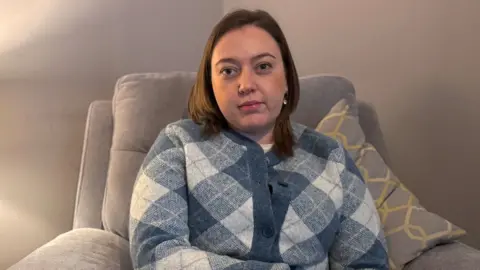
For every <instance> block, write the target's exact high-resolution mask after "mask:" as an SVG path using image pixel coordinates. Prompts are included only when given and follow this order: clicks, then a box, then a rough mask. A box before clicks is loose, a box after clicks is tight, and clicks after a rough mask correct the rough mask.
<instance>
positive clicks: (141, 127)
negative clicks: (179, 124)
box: [102, 72, 195, 238]
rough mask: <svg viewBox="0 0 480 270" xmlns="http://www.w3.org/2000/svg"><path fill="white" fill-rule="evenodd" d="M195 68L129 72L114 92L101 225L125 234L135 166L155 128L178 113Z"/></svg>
mask: <svg viewBox="0 0 480 270" xmlns="http://www.w3.org/2000/svg"><path fill="white" fill-rule="evenodd" d="M194 80H195V74H194V73H189V72H171V73H146V74H131V75H127V76H124V77H122V78H120V79H119V80H118V82H117V85H116V87H115V94H114V97H113V121H114V128H113V141H112V148H111V153H110V154H111V157H110V164H109V173H108V177H107V187H106V190H105V198H104V203H103V210H102V221H103V225H104V227H105V229H106V230H108V231H111V232H114V233H116V234H118V235H121V236H122V237H124V238H127V237H128V235H127V228H128V215H129V207H130V198H131V195H132V189H133V184H134V181H135V178H136V176H137V172H138V169H139V168H140V165H141V163H142V161H143V159H144V157H145V155H146V153H147V152H148V150H149V149H150V147H151V145H152V144H153V141H154V140H155V139H156V138H157V136H158V133H159V132H160V130H161V129H162V128H163V127H164V126H165V125H167V124H168V123H170V122H173V121H176V120H178V119H180V118H181V115H182V111H183V109H184V107H185V104H186V101H187V94H188V93H189V91H190V89H191V87H192V86H193V84H194Z"/></svg>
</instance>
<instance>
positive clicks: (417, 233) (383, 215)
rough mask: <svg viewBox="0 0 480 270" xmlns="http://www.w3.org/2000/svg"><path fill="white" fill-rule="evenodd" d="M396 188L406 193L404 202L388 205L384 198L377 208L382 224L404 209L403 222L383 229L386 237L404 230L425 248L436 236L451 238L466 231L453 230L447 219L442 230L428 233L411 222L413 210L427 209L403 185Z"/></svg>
mask: <svg viewBox="0 0 480 270" xmlns="http://www.w3.org/2000/svg"><path fill="white" fill-rule="evenodd" d="M397 189H400V190H401V191H403V192H405V193H406V194H407V196H408V199H407V200H406V203H405V204H403V205H399V206H394V207H391V206H389V205H388V200H386V201H385V202H384V203H383V204H382V205H381V207H380V208H377V209H378V212H379V215H380V219H381V222H382V224H385V223H386V221H387V219H388V217H389V216H391V215H394V214H396V213H398V212H400V213H401V212H402V210H406V214H405V218H404V222H403V224H401V225H399V226H397V227H393V228H391V227H389V228H388V230H385V237H388V236H390V235H392V234H395V233H398V232H405V233H406V235H407V236H408V237H409V238H410V239H412V240H417V241H420V242H421V243H422V248H426V247H427V246H428V242H429V241H432V240H435V239H438V238H443V237H445V236H447V237H448V238H451V237H455V236H460V235H463V234H465V233H466V232H465V231H464V230H462V229H456V230H454V229H453V227H454V225H453V224H452V223H451V222H449V221H447V220H445V224H446V226H445V229H444V230H442V231H437V232H434V233H430V234H429V233H428V232H426V231H425V230H424V228H422V226H420V225H415V224H412V221H411V218H412V213H413V212H415V211H422V212H428V211H427V210H426V209H425V208H423V207H422V206H420V205H418V199H417V198H416V197H415V195H413V193H412V192H411V191H410V190H408V189H407V187H406V186H405V185H403V184H400V186H398V187H397Z"/></svg>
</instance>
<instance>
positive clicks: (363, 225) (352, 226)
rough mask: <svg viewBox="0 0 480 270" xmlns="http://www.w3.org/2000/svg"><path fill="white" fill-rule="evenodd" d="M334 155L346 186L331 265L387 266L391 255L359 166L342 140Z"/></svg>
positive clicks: (354, 267) (351, 267) (386, 267)
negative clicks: (344, 146)
mask: <svg viewBox="0 0 480 270" xmlns="http://www.w3.org/2000/svg"><path fill="white" fill-rule="evenodd" d="M334 151H336V153H333V155H332V156H335V157H336V158H332V159H337V160H329V162H338V163H339V164H337V166H336V167H337V170H338V177H340V179H339V181H340V183H341V184H342V189H343V202H342V206H341V208H340V216H341V223H340V229H339V231H338V232H337V237H336V239H335V241H334V243H333V246H332V248H331V249H330V253H329V257H330V258H329V259H330V267H331V269H388V255H387V247H386V241H385V238H384V234H383V230H382V225H381V222H380V218H379V215H378V212H377V209H376V207H375V203H374V201H373V198H372V196H371V194H370V192H369V190H368V187H367V185H366V183H365V182H364V180H363V178H362V175H361V173H360V170H359V169H358V168H357V167H356V165H355V163H354V161H353V159H352V158H351V157H350V155H349V154H348V153H347V151H346V150H345V149H344V148H343V146H342V145H341V144H339V147H338V148H337V149H336V150H334Z"/></svg>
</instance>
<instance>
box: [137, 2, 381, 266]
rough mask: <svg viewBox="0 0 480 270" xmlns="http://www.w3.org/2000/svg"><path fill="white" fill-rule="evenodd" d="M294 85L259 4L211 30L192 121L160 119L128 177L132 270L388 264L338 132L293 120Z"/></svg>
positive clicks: (282, 43)
mask: <svg viewBox="0 0 480 270" xmlns="http://www.w3.org/2000/svg"><path fill="white" fill-rule="evenodd" d="M298 99H299V83H298V76H297V72H296V69H295V65H294V63H293V60H292V56H291V54H290V50H289V48H288V45H287V42H286V40H285V37H284V35H283V33H282V31H281V29H280V27H279V26H278V24H277V23H276V22H275V20H274V19H273V18H272V17H271V16H270V15H269V14H268V13H266V12H264V11H247V10H238V11H235V12H232V13H230V14H228V15H226V16H225V17H224V18H223V19H222V20H221V21H220V22H219V23H218V24H217V25H216V26H215V28H214V29H213V32H212V34H211V36H210V38H209V40H208V43H207V45H206V48H205V51H204V55H203V58H202V60H201V64H200V68H199V71H198V77H197V81H196V84H195V86H194V87H193V89H192V92H191V94H190V98H189V103H188V111H189V115H190V118H191V119H189V120H181V121H178V122H175V123H172V124H170V125H168V126H167V127H165V129H164V130H163V131H162V132H161V133H160V135H159V137H158V139H157V140H156V141H155V143H154V145H153V146H152V148H151V150H150V152H149V153H148V155H147V157H146V159H145V161H144V164H143V165H142V168H141V170H140V172H139V175H138V179H137V181H136V184H135V187H134V191H133V196H132V203H131V210H130V215H131V220H130V243H131V255H132V259H133V263H134V267H135V268H136V269H364V268H368V269H387V265H388V264H387V253H386V247H385V240H384V238H383V233H382V231H381V225H380V222H379V218H378V214H377V212H376V209H375V206H374V203H373V200H372V198H371V196H370V194H369V192H368V190H367V188H366V185H365V184H364V182H363V180H362V177H361V175H360V173H359V171H358V169H357V168H356V167H355V165H354V162H353V161H352V160H351V158H350V157H349V156H348V154H346V152H345V151H344V149H343V148H342V146H341V145H340V144H339V143H337V142H336V141H335V140H332V139H330V138H328V137H326V136H323V135H321V134H319V133H317V132H315V131H314V130H312V129H309V128H306V127H305V126H302V125H300V124H297V123H291V122H290V120H289V116H290V114H291V113H292V112H293V111H294V109H295V107H296V106H297V102H298Z"/></svg>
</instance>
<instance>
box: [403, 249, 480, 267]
mask: <svg viewBox="0 0 480 270" xmlns="http://www.w3.org/2000/svg"><path fill="white" fill-rule="evenodd" d="M422 269H435V270H443V269H445V270H447V269H448V270H450V269H468V270H473V269H480V251H479V250H476V249H474V248H472V247H469V246H467V245H465V244H462V243H460V242H454V243H451V244H446V245H441V246H437V247H435V248H433V249H431V250H429V251H427V252H425V253H424V254H422V255H421V256H420V257H418V258H416V259H415V260H413V261H412V262H410V263H409V264H407V265H406V267H405V270H422Z"/></svg>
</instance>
